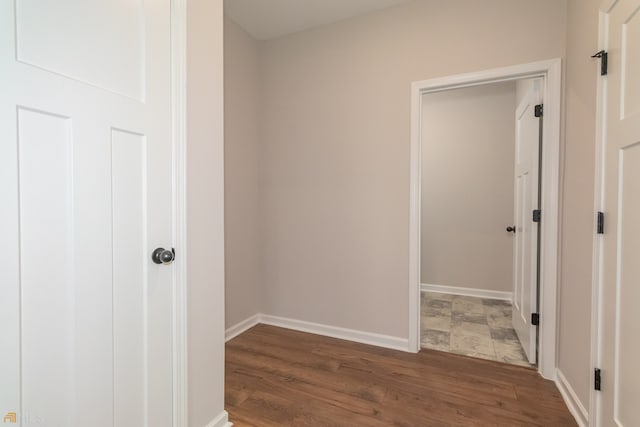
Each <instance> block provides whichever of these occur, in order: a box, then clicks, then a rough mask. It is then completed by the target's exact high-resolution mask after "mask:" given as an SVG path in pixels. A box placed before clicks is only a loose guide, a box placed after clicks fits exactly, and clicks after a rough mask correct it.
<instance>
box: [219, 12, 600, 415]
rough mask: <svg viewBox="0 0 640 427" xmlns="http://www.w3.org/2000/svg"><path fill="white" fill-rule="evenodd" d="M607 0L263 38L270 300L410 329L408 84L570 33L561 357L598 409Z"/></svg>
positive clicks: (355, 22)
mask: <svg viewBox="0 0 640 427" xmlns="http://www.w3.org/2000/svg"><path fill="white" fill-rule="evenodd" d="M600 3H601V2H600V0H568V10H565V2H564V1H557V0H545V1H526V0H513V1H508V2H505V1H500V0H487V1H484V2H477V1H474V0H456V1H447V2H440V1H435V0H433V1H431V0H421V1H416V2H412V3H410V4H407V5H403V6H400V7H396V8H393V9H389V10H385V11H381V12H377V13H373V14H370V15H368V16H365V17H360V18H356V19H351V20H347V21H344V22H340V23H337V24H334V25H329V26H325V27H320V28H317V29H314V30H311V31H305V32H302V33H298V34H294V35H291V36H287V37H283V38H280V39H276V40H273V41H270V42H266V43H265V44H264V45H263V47H262V48H261V53H262V55H263V57H262V59H261V60H260V63H259V70H260V74H261V75H263V80H262V83H261V86H262V87H263V94H264V104H263V107H262V108H261V110H260V111H261V113H260V116H261V117H262V118H263V121H262V122H261V123H262V124H261V125H260V138H259V139H260V143H261V144H262V145H263V147H262V150H263V157H262V158H261V159H260V161H261V163H262V165H263V171H262V172H263V175H262V176H261V178H262V179H260V182H259V187H258V193H259V194H261V195H262V196H263V199H262V200H263V202H262V210H261V213H260V214H261V215H262V216H263V221H264V222H263V223H262V225H261V227H260V228H261V229H262V230H263V232H264V236H263V237H264V241H263V246H262V249H261V253H262V259H263V260H264V262H265V264H264V270H263V271H264V277H263V283H264V284H265V289H266V293H265V294H264V296H265V306H264V311H265V312H267V313H268V314H275V315H282V316H287V317H293V318H298V319H302V320H308V321H315V322H320V323H325V324H332V325H337V326H343V327H348V328H354V329H360V330H364V331H371V332H378V333H384V334H389V335H394V336H400V337H406V336H407V333H408V331H407V316H406V310H407V300H408V296H407V280H408V272H407V270H408V268H407V266H408V235H407V233H408V194H409V191H408V185H409V170H408V169H409V168H408V166H409V84H410V82H411V81H414V80H421V79H428V78H431V77H440V76H446V75H451V74H456V73H462V72H468V71H475V70H481V69H487V68H493V67H498V66H504V65H511V64H518V63H525V62H530V61H534V60H541V59H549V58H553V57H564V56H565V46H566V51H567V55H566V58H564V59H565V61H564V62H563V70H564V78H565V80H564V85H565V100H564V102H565V107H566V108H565V110H566V111H565V117H564V122H563V126H564V129H565V141H564V145H563V147H564V154H563V158H562V173H563V182H562V197H563V201H562V224H561V226H562V234H561V251H560V253H561V264H560V289H559V321H560V323H559V329H560V331H559V334H560V335H559V340H558V351H559V356H558V365H559V369H560V371H562V373H563V374H564V375H565V377H566V378H567V380H568V382H569V384H570V385H571V387H572V388H573V389H574V390H575V391H576V394H577V396H578V398H579V399H580V401H581V403H582V404H583V406H585V407H588V403H589V378H590V375H591V369H592V366H590V361H589V352H590V338H589V332H590V317H591V307H590V298H591V264H592V261H591V253H592V236H593V179H594V135H595V125H594V123H595V90H596V81H597V78H598V76H597V69H598V62H597V61H594V60H591V59H590V58H589V56H590V55H591V54H593V53H594V52H595V51H596V50H597V30H598V19H597V13H598V7H599V5H600ZM565 25H566V27H565ZM541 28H542V29H544V31H541V30H540V29H541ZM565 28H566V29H567V33H566V34H565ZM532 34H534V35H535V37H532V36H531V35H532ZM237 126H242V123H238V124H237ZM240 151H241V150H239V151H238V153H240ZM252 156H253V154H249V155H248V158H249V159H253V157H252ZM251 161H253V160H251ZM230 165H231V164H229V165H228V167H229V166H230ZM236 166H237V167H241V165H240V164H237V163H236ZM236 173H238V174H239V173H240V172H236ZM242 182H244V181H242ZM251 194H253V193H251ZM239 205H242V204H239ZM229 213H231V214H232V212H228V214H229ZM241 246H242V245H239V246H238V247H239V248H240V247H241ZM230 270H231V268H230ZM233 292H234V291H231V292H230V293H228V296H229V295H231V294H232V293H233ZM239 295H240V294H239ZM227 303H228V305H229V306H230V307H231V306H232V305H233V304H234V301H231V302H227ZM240 312H241V311H239V313H240Z"/></svg>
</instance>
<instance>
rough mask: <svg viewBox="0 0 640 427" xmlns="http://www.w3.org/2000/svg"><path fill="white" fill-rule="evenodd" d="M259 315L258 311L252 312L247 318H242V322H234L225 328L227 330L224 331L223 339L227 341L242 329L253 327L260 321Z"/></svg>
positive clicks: (242, 330)
mask: <svg viewBox="0 0 640 427" xmlns="http://www.w3.org/2000/svg"><path fill="white" fill-rule="evenodd" d="M260 316H262V315H261V314H260V313H257V314H254V315H253V316H251V317H249V318H248V319H244V320H243V321H242V322H239V323H236V324H235V325H233V326H231V327H229V328H227V330H226V331H224V341H225V342H227V341H229V340H231V339H233V338H235V337H237V336H238V335H240V334H241V333H243V332H244V331H246V330H248V329H251V328H253V327H254V326H255V325H257V324H258V323H260Z"/></svg>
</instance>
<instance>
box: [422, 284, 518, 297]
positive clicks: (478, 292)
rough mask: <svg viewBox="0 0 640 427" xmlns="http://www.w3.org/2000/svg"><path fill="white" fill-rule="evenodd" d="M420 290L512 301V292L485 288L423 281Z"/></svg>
mask: <svg viewBox="0 0 640 427" xmlns="http://www.w3.org/2000/svg"><path fill="white" fill-rule="evenodd" d="M420 290H421V291H423V292H424V291H426V292H437V293H440V294H453V295H465V296H468V297H477V298H491V299H501V300H505V301H513V292H504V291H490V290H487V289H474V288H463V287H460V286H445V285H430V284H427V283H423V284H421V285H420Z"/></svg>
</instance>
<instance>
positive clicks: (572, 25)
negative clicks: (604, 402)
mask: <svg viewBox="0 0 640 427" xmlns="http://www.w3.org/2000/svg"><path fill="white" fill-rule="evenodd" d="M601 4H602V1H600V0H570V1H569V3H568V19H567V61H566V71H565V103H566V114H565V152H564V187H563V192H562V196H563V204H562V213H563V215H562V243H561V250H560V256H561V259H560V261H561V262H560V264H559V265H560V290H559V293H560V294H559V297H560V304H559V310H558V313H559V319H560V334H559V338H558V345H559V347H558V349H559V354H558V370H559V371H560V372H562V374H563V375H564V376H565V377H566V379H567V381H568V382H569V384H570V386H571V387H572V388H573V390H574V391H575V393H576V394H577V396H578V398H579V400H580V403H581V404H582V406H583V407H584V408H589V392H590V383H589V381H590V378H591V376H592V372H593V371H592V369H593V366H591V362H590V352H591V347H590V345H591V339H590V332H591V330H590V328H591V313H592V308H591V283H592V277H591V268H592V264H593V263H592V254H593V236H594V215H595V209H594V190H593V188H594V175H595V135H596V129H595V122H596V85H597V79H599V78H601V77H600V76H599V70H600V63H599V61H596V60H593V59H591V55H593V54H594V53H595V52H597V51H598V50H599V49H598V10H599V7H600V5H601Z"/></svg>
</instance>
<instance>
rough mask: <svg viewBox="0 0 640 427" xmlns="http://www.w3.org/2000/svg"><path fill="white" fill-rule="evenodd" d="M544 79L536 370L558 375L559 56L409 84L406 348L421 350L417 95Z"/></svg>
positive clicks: (418, 113) (419, 101)
mask: <svg viewBox="0 0 640 427" xmlns="http://www.w3.org/2000/svg"><path fill="white" fill-rule="evenodd" d="M535 77H542V78H544V81H545V84H544V91H543V97H544V98H543V99H544V103H545V126H544V129H543V141H544V144H545V149H544V150H543V159H542V161H543V164H542V188H541V191H542V206H541V207H540V208H541V210H542V212H543V220H542V221H541V223H540V232H541V248H540V250H541V258H540V276H541V278H540V279H541V280H540V301H539V307H540V326H539V329H538V330H539V333H540V341H539V346H538V352H539V353H538V354H539V358H538V371H539V372H540V374H541V375H542V376H543V377H545V378H547V379H551V380H555V379H556V336H557V325H556V321H557V305H556V299H557V287H558V235H559V234H558V227H559V207H560V206H559V189H560V114H561V60H560V59H559V58H556V59H551V60H547V61H539V62H532V63H528V64H521V65H515V66H510V67H504V68H495V69H491V70H485V71H480V72H473V73H467V74H458V75H453V76H448V77H441V78H435V79H430V80H422V81H416V82H413V83H412V84H411V155H410V158H411V165H410V184H411V185H410V197H409V200H410V206H409V348H408V350H409V351H411V352H418V351H419V350H420V192H421V188H420V167H421V166H420V152H421V149H420V141H421V104H422V103H421V96H422V95H423V94H425V93H430V92H440V91H444V90H450V89H459V88H464V87H471V86H478V85H483V84H487V83H497V82H503V81H513V80H518V79H523V78H535Z"/></svg>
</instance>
